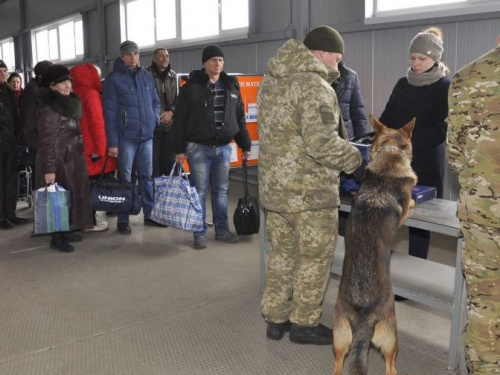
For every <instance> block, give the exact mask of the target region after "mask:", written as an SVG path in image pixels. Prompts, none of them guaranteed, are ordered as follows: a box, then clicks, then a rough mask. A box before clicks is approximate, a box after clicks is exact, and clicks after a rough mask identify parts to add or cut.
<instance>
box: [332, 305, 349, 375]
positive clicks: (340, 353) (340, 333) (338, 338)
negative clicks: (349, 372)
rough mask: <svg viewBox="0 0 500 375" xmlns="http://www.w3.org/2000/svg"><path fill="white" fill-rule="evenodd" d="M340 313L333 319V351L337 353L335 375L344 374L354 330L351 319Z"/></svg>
mask: <svg viewBox="0 0 500 375" xmlns="http://www.w3.org/2000/svg"><path fill="white" fill-rule="evenodd" d="M336 312H337V311H336ZM339 315H340V314H339ZM339 315H337V316H336V317H335V318H334V319H333V351H334V353H335V368H334V369H333V375H342V368H343V367H344V359H345V356H346V355H347V353H348V352H349V348H350V347H351V343H352V331H351V325H350V324H349V320H347V318H345V317H344V316H341V315H340V316H339Z"/></svg>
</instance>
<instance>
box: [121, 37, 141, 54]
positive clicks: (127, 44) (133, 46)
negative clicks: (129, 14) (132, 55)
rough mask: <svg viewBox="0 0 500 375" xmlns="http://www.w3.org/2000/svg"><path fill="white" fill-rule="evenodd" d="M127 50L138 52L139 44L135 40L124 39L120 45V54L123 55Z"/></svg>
mask: <svg viewBox="0 0 500 375" xmlns="http://www.w3.org/2000/svg"><path fill="white" fill-rule="evenodd" d="M129 52H139V46H138V45H137V43H136V42H132V41H131V40H126V41H124V42H123V43H122V44H121V45H120V55H121V56H123V55H124V54H126V53H129Z"/></svg>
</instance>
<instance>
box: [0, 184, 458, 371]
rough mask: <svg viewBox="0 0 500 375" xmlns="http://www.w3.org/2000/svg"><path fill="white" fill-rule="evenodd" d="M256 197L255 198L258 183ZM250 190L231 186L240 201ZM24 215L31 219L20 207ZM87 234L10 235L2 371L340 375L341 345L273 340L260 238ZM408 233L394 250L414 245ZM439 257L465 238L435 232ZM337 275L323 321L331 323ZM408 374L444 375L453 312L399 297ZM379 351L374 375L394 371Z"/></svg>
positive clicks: (1, 309) (146, 230)
mask: <svg viewBox="0 0 500 375" xmlns="http://www.w3.org/2000/svg"><path fill="white" fill-rule="evenodd" d="M250 192H251V194H253V195H256V189H255V187H254V186H253V187H251V189H250ZM241 195H242V188H241V184H240V183H238V182H234V181H233V182H231V195H230V196H231V199H230V201H231V208H230V212H231V215H232V211H233V210H234V205H235V204H236V201H237V198H238V197H240V196H241ZM18 214H19V216H21V217H27V218H32V211H31V209H29V208H27V206H26V204H20V211H19V212H18ZM109 221H110V230H108V231H107V232H101V233H84V234H83V237H84V240H83V242H81V243H77V244H76V246H75V247H76V251H75V252H74V253H72V254H61V253H58V252H57V251H54V250H51V249H50V248H49V246H48V244H49V238H48V237H32V236H31V235H30V232H31V230H32V227H31V224H28V225H24V226H19V227H16V228H14V229H13V230H9V231H5V230H3V231H1V232H0V269H1V272H0V290H1V301H2V302H1V305H0V332H1V333H2V334H1V335H0V374H2V375H49V374H50V375H107V374H113V375H127V374H134V375H160V374H162V375H165V374H167V375H183V374H186V375H187V374H189V375H197V374H200V375H201V374H203V375H210V374H217V375H224V374H228V375H236V374H243V375H244V374H256V375H262V374H264V375H268V374H269V375H273V374H288V375H292V374H304V375H305V374H331V371H332V369H333V353H332V349H331V347H314V346H300V345H295V344H292V343H291V342H290V341H289V340H288V335H287V336H285V338H284V339H283V340H282V341H279V342H273V341H269V340H267V339H266V338H265V327H266V325H265V322H264V320H263V319H262V317H261V316H260V306H259V305H260V299H261V293H260V292H259V237H258V236H257V235H254V236H246V237H242V238H241V241H240V243H238V244H235V245H228V244H222V243H218V242H215V240H214V239H213V229H211V230H210V231H209V242H208V248H207V249H205V250H201V251H200V250H193V249H192V248H191V247H190V245H191V242H192V235H191V234H190V233H186V232H182V231H180V230H177V229H172V228H154V227H144V226H143V224H142V222H143V218H142V215H139V216H137V217H133V218H132V220H131V226H132V230H133V234H132V235H131V236H122V235H119V234H118V233H116V231H115V227H116V225H115V223H116V219H115V218H109ZM406 246H407V243H405V232H404V231H402V232H401V235H400V236H399V238H398V242H397V244H396V247H397V248H399V249H400V250H401V251H405V250H406ZM430 257H431V258H433V259H436V260H439V261H443V262H445V263H447V264H450V265H454V259H455V242H454V241H452V240H450V239H447V238H446V237H444V236H434V237H433V238H432V248H431V252H430ZM337 288H338V279H337V278H335V277H332V278H331V280H330V285H329V289H328V292H327V296H326V298H325V303H324V314H323V317H322V322H323V323H324V324H326V325H328V326H331V320H332V309H333V304H334V302H335V298H336V293H337ZM396 310H397V317H398V331H399V339H400V351H399V356H398V361H397V364H398V370H399V374H406V375H436V374H444V373H446V372H445V370H446V363H447V353H448V343H449V327H450V316H449V314H446V313H442V312H438V311H434V310H431V309H430V308H428V307H425V306H422V305H419V304H418V303H415V302H412V301H406V302H403V303H400V302H398V303H396ZM383 369H384V364H383V360H382V358H381V357H380V355H379V354H378V353H377V352H376V351H375V350H373V349H372V351H371V356H370V371H369V373H370V374H382V373H384V370H383Z"/></svg>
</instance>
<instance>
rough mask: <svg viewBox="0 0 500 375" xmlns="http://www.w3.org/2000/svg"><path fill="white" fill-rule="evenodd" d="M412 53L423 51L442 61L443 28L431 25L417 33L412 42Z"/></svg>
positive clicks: (424, 53)
mask: <svg viewBox="0 0 500 375" xmlns="http://www.w3.org/2000/svg"><path fill="white" fill-rule="evenodd" d="M410 53H421V54H422V55H427V56H429V57H430V58H431V59H433V60H434V61H441V56H442V55H443V32H442V31H441V29H440V28H438V27H430V28H428V29H426V30H424V31H422V32H421V33H418V34H417V35H415V37H414V38H413V39H412V41H411V43H410Z"/></svg>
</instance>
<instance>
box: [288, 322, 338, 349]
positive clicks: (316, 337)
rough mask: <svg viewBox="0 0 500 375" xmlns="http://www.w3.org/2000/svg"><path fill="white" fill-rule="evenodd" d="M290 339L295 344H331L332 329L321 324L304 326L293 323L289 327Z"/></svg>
mask: <svg viewBox="0 0 500 375" xmlns="http://www.w3.org/2000/svg"><path fill="white" fill-rule="evenodd" d="M290 341H291V342H294V343H296V344H312V345H332V344H333V331H332V330H331V329H330V328H328V327H325V326H324V325H323V324H319V325H317V326H316V327H304V326H300V325H298V324H295V323H294V324H292V328H291V329H290Z"/></svg>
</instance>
